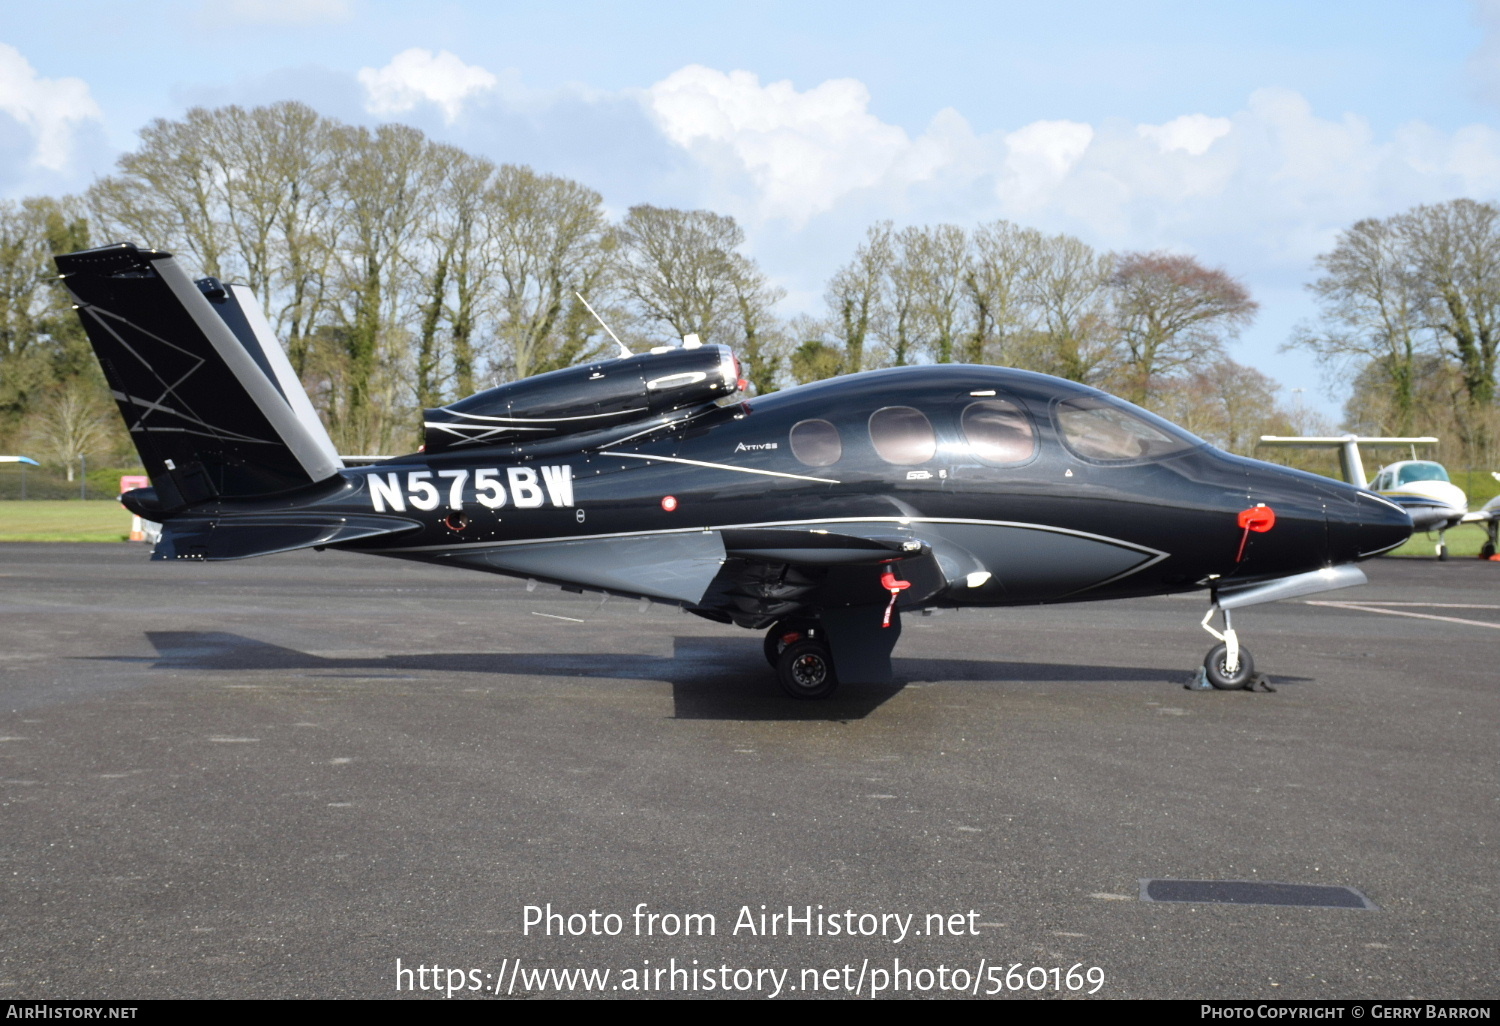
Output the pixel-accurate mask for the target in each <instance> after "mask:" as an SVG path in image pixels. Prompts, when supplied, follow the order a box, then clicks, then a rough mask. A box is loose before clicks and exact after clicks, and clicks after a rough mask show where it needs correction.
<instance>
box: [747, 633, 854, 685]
mask: <svg viewBox="0 0 1500 1026" xmlns="http://www.w3.org/2000/svg"><path fill="white" fill-rule="evenodd" d="M765 653H766V662H768V663H770V664H771V666H772V667H773V668H774V669H775V670H776V681H777V683H779V684H780V685H781V690H782V691H785V692H786V693H787V694H788V695H790V696H791V697H793V698H827V697H828V696H829V695H831V694H833V692H834V689H836V688H837V687H838V686H839V678H838V672H837V671H836V670H835V669H834V666H833V655H832V653H831V652H830V651H829V649H828V644H827V640H826V638H825V637H824V635H823V629H822V627H820V626H819V625H818V624H817V623H816V622H814V621H808V620H784V621H782V622H781V623H778V624H777V625H776V626H774V627H772V628H771V630H770V632H769V633H768V634H766V641H765Z"/></svg>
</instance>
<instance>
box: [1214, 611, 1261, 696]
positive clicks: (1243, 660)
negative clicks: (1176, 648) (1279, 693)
mask: <svg viewBox="0 0 1500 1026" xmlns="http://www.w3.org/2000/svg"><path fill="white" fill-rule="evenodd" d="M1216 612H1222V613H1223V614H1224V631H1223V633H1222V634H1221V633H1220V632H1219V631H1216V630H1214V628H1213V627H1211V626H1209V621H1210V620H1212V619H1213V617H1214V613H1216ZM1203 629H1204V630H1206V631H1208V633H1210V634H1212V635H1213V636H1214V637H1215V638H1217V639H1218V640H1219V642H1220V644H1217V645H1215V646H1214V647H1213V648H1211V649H1209V650H1208V655H1206V656H1204V658H1203V674H1202V676H1201V677H1200V678H1199V680H1201V681H1206V682H1207V683H1208V684H1210V685H1212V686H1213V687H1214V688H1215V689H1217V690H1219V691H1249V690H1252V689H1253V688H1254V687H1255V685H1256V682H1257V680H1259V681H1260V683H1261V685H1262V686H1263V687H1264V686H1265V683H1264V678H1257V676H1256V673H1255V661H1254V660H1253V659H1251V658H1250V650H1249V649H1247V648H1243V647H1241V645H1240V639H1239V635H1238V634H1236V633H1235V632H1234V626H1233V625H1232V623H1231V622H1230V619H1229V610H1227V609H1223V608H1221V607H1220V606H1219V604H1218V603H1217V602H1216V603H1214V604H1213V605H1211V606H1209V607H1208V612H1207V613H1205V614H1204V616H1203ZM1267 690H1269V688H1268V689H1267Z"/></svg>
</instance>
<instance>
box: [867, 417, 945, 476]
mask: <svg viewBox="0 0 1500 1026" xmlns="http://www.w3.org/2000/svg"><path fill="white" fill-rule="evenodd" d="M870 441H871V442H872V443H873V444H874V446H875V451H876V452H878V453H879V454H880V458H881V459H883V460H885V461H886V462H887V463H896V464H899V465H902V466H910V465H911V464H913V463H926V462H927V461H928V460H930V459H932V457H933V456H934V455H936V454H937V435H936V434H934V433H933V430H932V424H931V422H929V421H928V419H927V417H926V415H925V414H923V413H922V411H921V410H914V409H912V408H911V407H910V406H887V407H885V408H884V409H879V410H876V411H875V412H874V413H872V414H870Z"/></svg>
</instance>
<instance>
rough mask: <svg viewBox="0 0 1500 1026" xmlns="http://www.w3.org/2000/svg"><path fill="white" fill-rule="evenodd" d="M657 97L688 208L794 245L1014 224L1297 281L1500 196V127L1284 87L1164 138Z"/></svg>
mask: <svg viewBox="0 0 1500 1026" xmlns="http://www.w3.org/2000/svg"><path fill="white" fill-rule="evenodd" d="M1496 3H1497V4H1500V0H1496ZM644 99H645V104H646V107H647V109H648V111H649V112H650V114H651V116H652V117H653V118H654V120H655V122H656V124H657V125H658V127H659V128H660V130H661V132H662V134H663V135H664V136H665V138H666V140H667V141H668V142H669V143H670V144H672V145H674V146H675V147H678V148H679V150H680V152H682V153H683V154H684V155H685V156H687V157H688V158H689V159H690V160H691V161H692V162H693V163H694V164H695V165H696V167H697V175H696V178H697V183H698V184H697V185H696V191H697V195H694V196H691V197H690V198H689V199H688V201H689V202H695V203H700V204H706V205H710V206H713V207H715V208H716V209H721V210H725V211H726V212H728V213H732V214H734V215H735V216H737V217H739V218H741V219H743V220H745V221H747V223H749V224H750V225H752V226H754V225H757V224H761V225H764V224H767V223H768V222H780V223H781V224H782V225H783V228H782V229H778V231H784V230H786V229H790V230H792V231H794V232H795V231H800V230H801V229H802V228H803V227H804V226H805V225H806V224H807V223H808V222H809V221H811V220H813V219H815V218H826V219H828V220H825V222H824V223H826V224H833V223H841V222H842V221H844V220H845V219H846V218H849V217H855V218H857V217H861V216H869V214H868V213H867V212H873V213H874V216H894V217H896V218H897V219H898V220H905V221H915V222H920V221H933V220H939V219H947V220H954V221H957V222H959V223H967V224H975V223H978V222H980V221H983V220H989V219H992V218H996V217H1006V218H1010V219H1013V220H1017V221H1020V222H1021V223H1025V224H1032V225H1036V226H1037V227H1042V228H1045V229H1047V230H1051V231H1069V232H1073V233H1076V234H1079V235H1082V236H1083V237H1084V238H1086V239H1088V240H1089V241H1091V242H1093V243H1095V244H1096V245H1100V246H1108V247H1120V248H1132V249H1153V248H1158V247H1172V248H1183V249H1188V250H1196V251H1204V250H1223V251H1232V252H1235V253H1240V254H1243V255H1244V259H1245V260H1246V261H1247V262H1248V261H1255V262H1258V263H1259V264H1261V265H1262V266H1279V267H1282V268H1290V267H1291V266H1293V265H1296V266H1299V267H1300V266H1304V265H1305V264H1306V263H1307V262H1308V261H1310V260H1311V258H1312V257H1313V256H1315V255H1316V254H1317V253H1318V252H1320V251H1321V250H1322V249H1323V248H1326V246H1327V244H1328V243H1329V242H1330V240H1331V238H1332V236H1333V234H1335V233H1336V232H1337V231H1338V230H1340V229H1341V228H1343V227H1346V226H1347V225H1349V224H1351V223H1353V222H1354V221H1355V220H1358V219H1359V218H1361V217H1370V216H1383V215H1385V214H1388V213H1393V212H1395V211H1397V210H1400V209H1404V208H1405V207H1408V206H1412V205H1414V204H1416V203H1425V202H1438V201H1442V200H1444V199H1449V198H1452V197H1453V196H1457V195H1473V196H1478V197H1480V198H1485V197H1488V196H1493V195H1494V194H1495V193H1496V192H1497V191H1500V132H1497V131H1496V130H1495V129H1494V128H1491V127H1489V126H1487V125H1470V126H1468V127H1465V128H1461V129H1458V130H1456V131H1451V132H1450V131H1444V130H1440V129H1437V128H1434V127H1432V126H1428V125H1424V124H1421V123H1413V124H1411V125H1408V126H1404V127H1403V128H1402V129H1400V130H1399V131H1397V132H1395V133H1391V134H1390V135H1389V136H1387V137H1384V138H1381V137H1377V135H1376V133H1375V132H1374V130H1373V129H1372V128H1371V126H1370V124H1369V123H1368V122H1367V121H1366V120H1365V119H1363V118H1361V117H1358V116H1356V115H1344V116H1342V117H1340V118H1337V119H1330V118H1324V117H1320V116H1319V115H1318V114H1317V113H1316V112H1315V111H1314V110H1313V109H1312V106H1311V105H1310V104H1309V103H1308V101H1307V100H1306V99H1305V98H1304V97H1303V96H1302V95H1301V94H1299V93H1297V92H1294V91H1292V90H1289V89H1281V88H1269V89H1260V90H1257V91H1255V92H1254V93H1252V94H1251V95H1250V96H1249V97H1248V98H1247V101H1246V103H1245V105H1244V107H1243V108H1242V109H1241V110H1238V111H1235V112H1232V113H1229V114H1227V115H1210V114H1207V113H1192V114H1184V115H1182V116H1180V117H1177V118H1173V119H1171V120H1168V121H1166V122H1164V123H1161V124H1135V123H1131V122H1125V121H1119V120H1106V121H1102V122H1100V123H1097V124H1086V123H1083V122H1079V121H1061V120H1045V121H1035V122H1031V123H1030V124H1026V125H1022V126H1019V127H1016V128H1014V129H1010V130H1001V131H996V132H989V133H977V132H975V131H974V130H973V128H972V127H971V126H970V124H969V122H968V121H967V120H965V118H964V117H963V115H962V114H960V113H959V112H957V111H954V110H944V111H941V112H939V113H938V114H937V115H936V116H935V117H934V118H933V120H932V122H931V124H929V125H928V126H927V128H926V129H925V130H924V131H922V132H921V133H919V134H916V135H911V134H909V133H908V132H907V131H906V130H905V129H903V128H901V127H900V126H897V125H893V124H889V123H886V122H883V121H881V120H880V119H879V118H878V117H877V116H876V115H874V114H873V113H871V111H870V109H869V108H870V95H869V91H868V90H867V89H866V88H865V86H864V85H863V83H861V82H859V81H857V80H853V79H836V80H831V81H828V82H824V83H822V84H821V85H817V86H814V87H812V88H809V89H806V90H800V91H799V90H798V89H796V88H795V87H794V86H793V85H792V84H791V83H789V82H773V83H764V84H763V83H762V82H761V81H760V80H759V79H758V78H757V77H756V76H755V75H754V74H751V73H749V72H745V71H735V72H728V73H726V72H721V71H717V70H714V69H711V68H706V67H702V66H698V65H693V66H690V67H686V68H683V69H681V70H679V71H677V72H675V73H673V74H672V75H670V76H668V77H667V78H665V79H663V80H662V81H660V82H658V83H656V84H655V85H653V86H652V87H650V89H648V90H646V93H645V98H644ZM856 212H858V213H856Z"/></svg>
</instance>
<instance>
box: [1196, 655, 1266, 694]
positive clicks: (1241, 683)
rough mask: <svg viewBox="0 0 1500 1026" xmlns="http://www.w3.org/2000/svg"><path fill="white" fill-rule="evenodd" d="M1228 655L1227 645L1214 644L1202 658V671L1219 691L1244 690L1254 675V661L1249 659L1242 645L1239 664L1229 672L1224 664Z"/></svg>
mask: <svg viewBox="0 0 1500 1026" xmlns="http://www.w3.org/2000/svg"><path fill="white" fill-rule="evenodd" d="M1228 656H1229V646H1228V645H1215V646H1214V647H1213V648H1211V649H1209V650H1208V655H1206V656H1204V658H1203V672H1204V673H1205V674H1207V676H1208V682H1209V683H1210V684H1212V685H1213V686H1214V687H1216V688H1218V689H1219V690H1220V691H1245V690H1247V689H1249V687H1250V678H1251V677H1253V676H1254V675H1255V663H1254V662H1253V661H1251V659H1250V653H1249V652H1248V651H1247V650H1246V649H1245V648H1244V647H1243V646H1242V647H1241V648H1240V665H1239V667H1238V668H1237V669H1236V670H1235V671H1234V673H1233V674H1231V673H1230V672H1229V670H1228V668H1227V667H1226V666H1225V665H1224V664H1225V661H1226V660H1227V658H1228Z"/></svg>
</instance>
